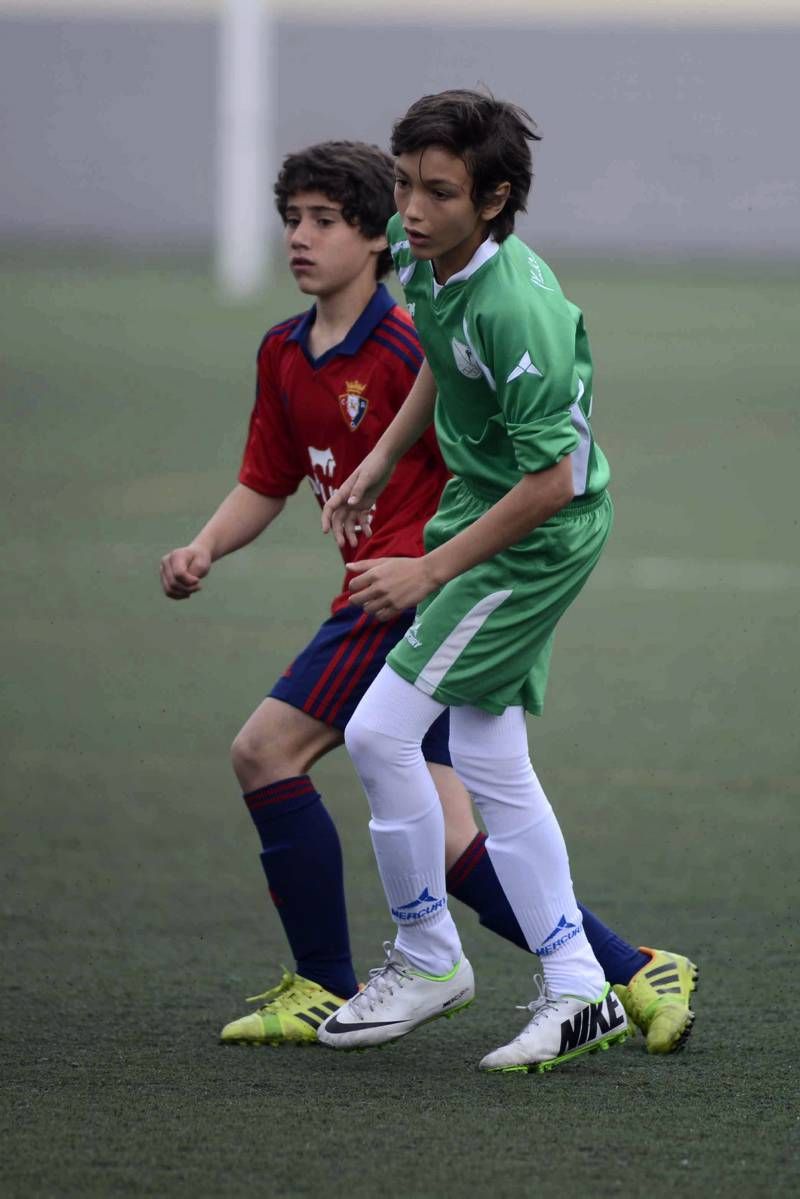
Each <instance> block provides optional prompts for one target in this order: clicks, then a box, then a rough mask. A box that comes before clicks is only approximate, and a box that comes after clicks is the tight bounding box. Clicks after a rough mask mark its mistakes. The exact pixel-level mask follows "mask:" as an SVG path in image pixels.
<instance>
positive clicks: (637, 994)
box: [614, 945, 698, 1053]
mask: <svg viewBox="0 0 800 1199" xmlns="http://www.w3.org/2000/svg"><path fill="white" fill-rule="evenodd" d="M641 951H642V953H648V954H649V955H650V961H649V962H648V963H647V965H646V966H642V968H641V970H639V971H638V972H637V973H636V974H634V976H633V978H632V979H631V980H630V982H629V983H628V984H627V985H626V986H621V985H620V986H616V987H614V990H615V991H616V993H617V995H618V996H619V998H620V999H621V1001H622V1006H623V1007H624V1008H625V1011H626V1012H627V1014H628V1019H629V1020H630V1021H632V1023H634V1024H637V1025H638V1026H639V1028H640V1029H641V1030H642V1032H643V1033H644V1034H645V1037H646V1038H647V1052H648V1053H677V1052H678V1050H679V1049H683V1047H684V1045H685V1044H686V1042H687V1040H688V1038H689V1034H690V1033H691V1031H692V1026H693V1024H694V1012H693V1011H692V1010H691V1008H690V1007H689V1004H690V1002H691V998H692V992H693V991H694V990H695V989H696V988H697V975H698V970H697V966H695V964H694V962H691V961H690V960H689V958H685V957H683V956H682V955H681V954H679V953H671V952H670V951H669V950H667V949H648V948H647V947H646V946H644V945H642V946H641Z"/></svg>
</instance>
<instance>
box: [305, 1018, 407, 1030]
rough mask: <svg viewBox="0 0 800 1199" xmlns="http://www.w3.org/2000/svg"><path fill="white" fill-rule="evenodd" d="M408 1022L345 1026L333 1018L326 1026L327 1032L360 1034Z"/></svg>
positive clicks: (361, 1022)
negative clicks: (366, 1029)
mask: <svg viewBox="0 0 800 1199" xmlns="http://www.w3.org/2000/svg"><path fill="white" fill-rule="evenodd" d="M407 1023H408V1021H407V1020H372V1021H370V1022H369V1023H368V1024H367V1023H366V1022H365V1021H359V1022H358V1024H343V1023H342V1022H341V1020H339V1019H338V1017H337V1016H331V1018H330V1020H329V1021H328V1023H327V1024H326V1025H325V1032H360V1031H362V1030H363V1029H365V1028H386V1026H387V1025H389V1024H407Z"/></svg>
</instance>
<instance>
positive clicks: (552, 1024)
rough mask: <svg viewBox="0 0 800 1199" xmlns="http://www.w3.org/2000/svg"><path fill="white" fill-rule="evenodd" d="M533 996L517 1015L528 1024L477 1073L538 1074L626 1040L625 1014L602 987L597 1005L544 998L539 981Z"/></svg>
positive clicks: (538, 979)
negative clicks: (526, 1018)
mask: <svg viewBox="0 0 800 1199" xmlns="http://www.w3.org/2000/svg"><path fill="white" fill-rule="evenodd" d="M534 981H535V982H536V984H537V986H538V988H539V994H538V996H537V997H536V999H534V1000H533V1002H532V1003H529V1004H527V1005H526V1007H524V1008H523V1009H522V1010H523V1011H526V1010H527V1011H529V1012H531V1013H532V1018H531V1020H530V1021H529V1022H528V1023H527V1024H526V1025H525V1027H524V1028H523V1030H522V1032H521V1033H520V1034H519V1036H516V1037H515V1038H514V1040H513V1041H510V1042H509V1043H508V1045H501V1046H500V1048H499V1049H495V1051H494V1053H488V1054H487V1055H486V1057H485V1058H484V1059H483V1061H482V1062H481V1063H480V1068H481V1070H498V1071H511V1070H524V1071H527V1072H528V1073H531V1072H535V1073H537V1074H543V1073H544V1072H545V1071H546V1070H552V1069H553V1067H554V1066H558V1065H560V1064H561V1063H562V1062H568V1061H570V1060H571V1059H572V1058H575V1057H580V1056H581V1055H582V1054H584V1053H596V1052H597V1050H598V1049H609V1048H610V1047H611V1046H612V1045H621V1044H622V1042H623V1041H624V1040H625V1039H626V1038H627V1035H628V1022H627V1020H626V1019H625V1012H624V1010H623V1007H622V1004H621V1003H620V1002H619V1000H618V999H617V997H616V996H615V994H614V992H613V991H612V990H611V988H610V986H609V984H608V983H606V986H605V990H604V991H603V994H602V995H601V996H600V998H599V999H598V1000H592V999H585V998H581V997H580V996H577V995H557V996H554V995H550V994H549V993H548V992H547V990H546V989H545V985H544V980H543V978H542V977H541V975H537V976H536V978H535V979H534Z"/></svg>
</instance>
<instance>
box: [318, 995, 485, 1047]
mask: <svg viewBox="0 0 800 1199" xmlns="http://www.w3.org/2000/svg"><path fill="white" fill-rule="evenodd" d="M474 1002H475V996H474V995H473V997H472V999H468V1000H467V1002H466V1003H460V1004H459V1005H458V1007H454V1008H451V1009H450V1011H449V1012H436V1013H435V1015H433V1016H428V1017H427V1019H425V1020H420V1022H419V1024H415V1025H414V1027H413V1028H409V1029H408V1030H407V1031H406V1032H401V1033H400V1035H399V1036H397V1037H387V1039H386V1040H385V1041H376V1042H375V1044H374V1045H342V1046H341V1047H340V1048H339V1049H337V1047H336V1046H335V1045H329V1044H328V1043H327V1041H320V1042H318V1044H321V1045H323V1046H324V1047H325V1048H326V1049H334V1050H336V1052H337V1053H368V1052H369V1051H370V1049H385V1048H386V1047H387V1046H388V1045H396V1044H397V1042H398V1041H402V1039H403V1037H407V1036H409V1035H410V1034H411V1033H412V1032H416V1031H417V1029H418V1028H422V1027H423V1026H424V1025H426V1024H432V1023H433V1022H434V1020H452V1019H453V1016H457V1015H458V1013H459V1012H463V1011H466V1009H467V1008H468V1007H469V1006H470V1004H472V1003H474Z"/></svg>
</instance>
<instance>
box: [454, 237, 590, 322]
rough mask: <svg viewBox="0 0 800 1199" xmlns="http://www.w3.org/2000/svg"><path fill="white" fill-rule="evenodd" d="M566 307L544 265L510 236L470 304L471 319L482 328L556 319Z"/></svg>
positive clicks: (533, 252) (562, 295) (549, 270)
mask: <svg viewBox="0 0 800 1199" xmlns="http://www.w3.org/2000/svg"><path fill="white" fill-rule="evenodd" d="M570 307H571V306H570V305H569V303H568V301H567V299H566V297H565V296H564V293H563V292H562V290H561V285H560V284H559V282H558V279H557V278H556V276H555V275H554V273H553V271H552V270H551V269H550V267H549V266H548V265H547V263H546V262H545V261H544V260H543V259H542V258H540V257H539V255H538V254H537V253H536V252H535V251H534V250H532V249H531V248H530V246H527V245H526V244H525V242H523V241H521V240H520V239H519V238H518V237H516V236H515V235H514V234H512V235H511V236H510V237H508V238H507V239H506V240H505V241H504V242H503V244H502V246H501V247H500V252H499V253H498V254H497V255H496V256H495V260H494V269H493V270H492V271H489V272H487V273H486V275H485V276H484V278H483V279H482V280H481V285H480V287H479V288H477V289H476V293H475V296H474V299H473V303H472V304H471V309H472V315H473V317H475V318H477V320H478V321H479V322H480V324H481V325H483V326H484V328H486V327H494V326H497V327H500V328H502V327H505V326H507V325H508V324H510V325H511V327H514V326H516V325H518V324H519V323H520V321H524V320H531V319H533V320H537V321H542V322H548V321H549V320H552V319H555V320H559V319H561V318H563V317H564V316H566V315H567V314H568V310H569V308H570Z"/></svg>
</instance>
